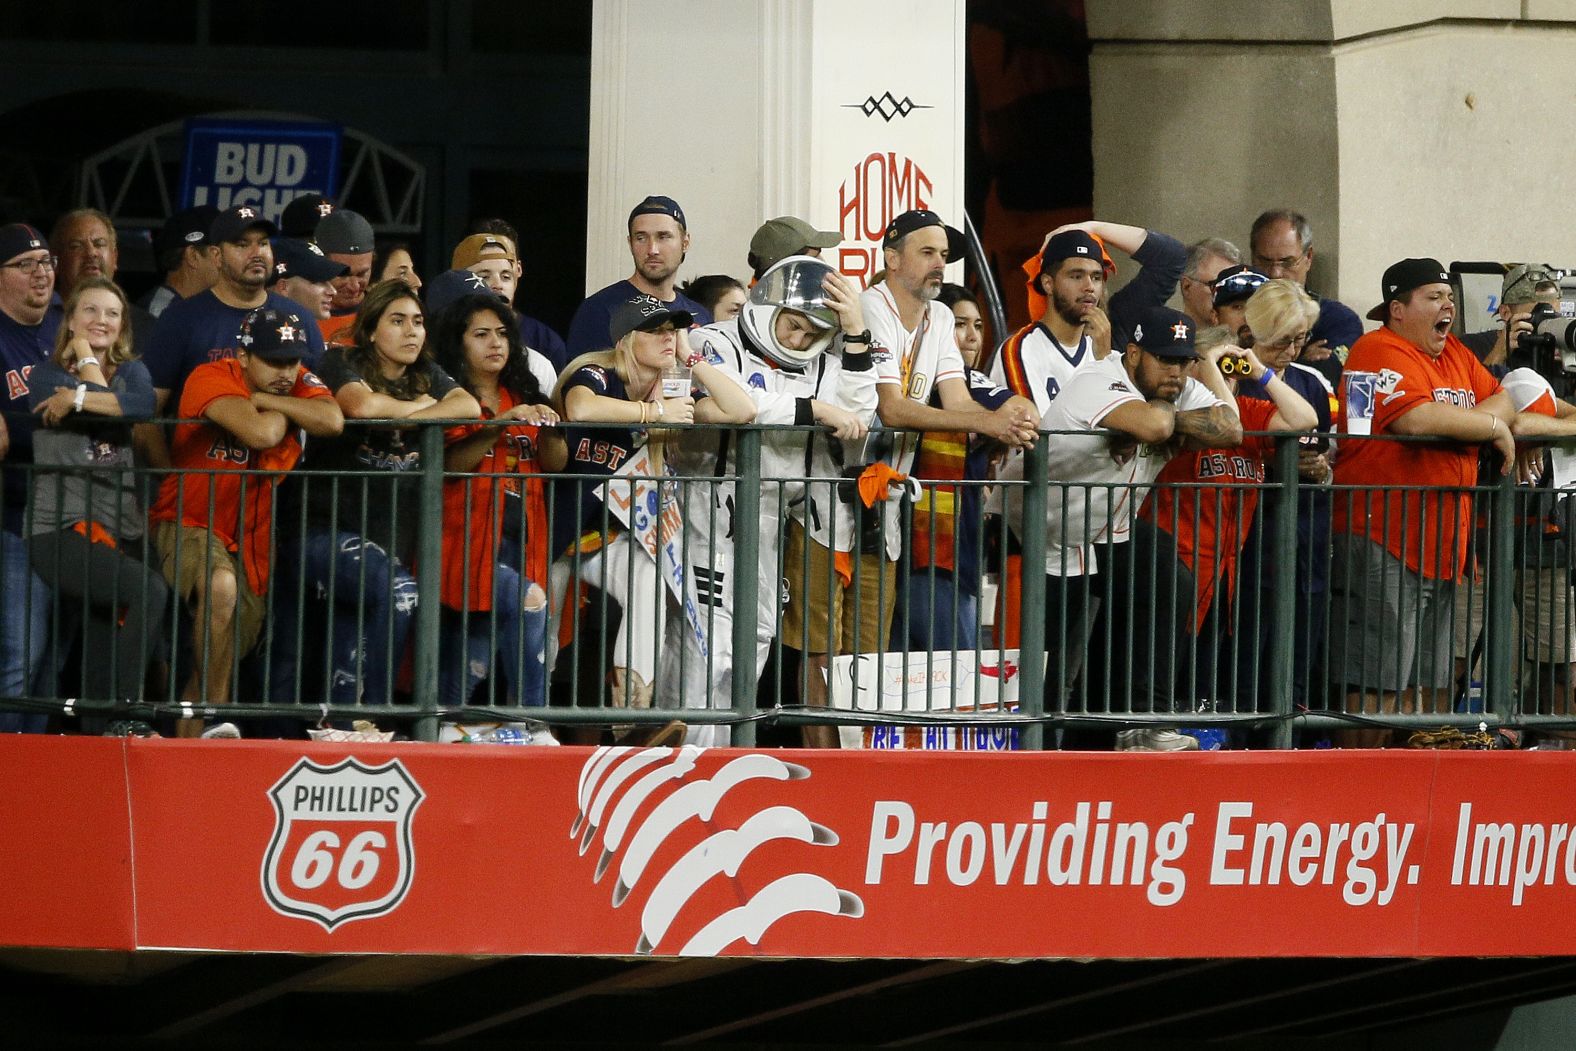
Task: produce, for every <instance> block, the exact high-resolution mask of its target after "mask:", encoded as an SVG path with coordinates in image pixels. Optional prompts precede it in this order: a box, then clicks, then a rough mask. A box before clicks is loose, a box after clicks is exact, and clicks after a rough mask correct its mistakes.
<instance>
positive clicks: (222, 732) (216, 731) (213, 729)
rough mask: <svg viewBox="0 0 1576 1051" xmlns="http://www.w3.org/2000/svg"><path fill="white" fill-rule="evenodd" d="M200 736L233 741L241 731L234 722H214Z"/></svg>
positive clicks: (237, 738)
mask: <svg viewBox="0 0 1576 1051" xmlns="http://www.w3.org/2000/svg"><path fill="white" fill-rule="evenodd" d="M202 736H203V739H204V740H207V741H220V740H223V741H235V740H239V739H240V736H241V731H240V728H239V727H237V726H236V725H235V724H234V723H214V724H213V725H212V726H210V727H208V729H206V730H204V731H203V732H202Z"/></svg>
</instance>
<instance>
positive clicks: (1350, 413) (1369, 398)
mask: <svg viewBox="0 0 1576 1051" xmlns="http://www.w3.org/2000/svg"><path fill="white" fill-rule="evenodd" d="M1343 378H1344V381H1345V383H1346V433H1347V434H1372V433H1373V429H1374V396H1375V395H1376V394H1377V393H1378V390H1379V374H1378V373H1376V372H1351V371H1348V372H1346V373H1345V375H1344V377H1343Z"/></svg>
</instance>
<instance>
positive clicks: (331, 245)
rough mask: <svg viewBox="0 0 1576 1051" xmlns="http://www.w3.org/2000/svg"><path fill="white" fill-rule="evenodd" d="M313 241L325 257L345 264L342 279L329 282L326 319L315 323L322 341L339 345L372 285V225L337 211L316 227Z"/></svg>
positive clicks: (355, 215) (356, 214) (346, 211)
mask: <svg viewBox="0 0 1576 1051" xmlns="http://www.w3.org/2000/svg"><path fill="white" fill-rule="evenodd" d="M314 239H315V240H316V241H317V246H318V247H319V248H321V249H322V250H323V254H324V255H325V256H327V257H328V258H329V259H331V260H333V261H334V262H336V263H343V264H344V265H345V274H344V276H343V277H336V278H334V279H333V284H334V301H333V303H332V304H331V305H330V306H329V315H330V316H329V318H328V319H327V320H326V321H319V322H318V328H320V329H321V330H322V332H323V340H324V342H326V343H343V342H345V334H346V333H347V332H348V331H349V329H350V324H351V322H353V321H354V320H355V319H356V311H357V310H358V309H359V308H360V306H361V301H362V300H363V299H365V298H366V295H367V286H368V285H370V284H372V253H373V251H374V250H375V247H376V246H375V243H374V236H373V233H372V224H371V223H369V222H367V220H366V217H365V216H363V215H362V214H361V213H360V212H353V211H351V210H350V209H349V208H340V209H339V210H337V211H334V212H331V213H329V214H328V215H326V216H324V217H323V219H322V221H320V222H319V223H318V224H317V232H316V236H315V238H314Z"/></svg>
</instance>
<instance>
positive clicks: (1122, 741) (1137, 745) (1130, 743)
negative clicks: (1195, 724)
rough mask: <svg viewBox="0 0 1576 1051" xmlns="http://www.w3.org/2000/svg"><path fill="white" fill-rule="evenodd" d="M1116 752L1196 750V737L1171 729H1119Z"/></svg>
mask: <svg viewBox="0 0 1576 1051" xmlns="http://www.w3.org/2000/svg"><path fill="white" fill-rule="evenodd" d="M1116 750H1117V751H1118V752H1187V751H1197V750H1198V738H1196V737H1189V736H1188V735H1187V734H1184V733H1177V731H1175V730H1172V729H1151V728H1149V727H1143V728H1140V729H1137V730H1120V731H1118V732H1117V735H1116Z"/></svg>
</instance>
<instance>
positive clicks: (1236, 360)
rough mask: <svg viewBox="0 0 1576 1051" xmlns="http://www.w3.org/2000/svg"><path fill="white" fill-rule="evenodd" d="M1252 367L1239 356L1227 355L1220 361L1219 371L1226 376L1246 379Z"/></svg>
mask: <svg viewBox="0 0 1576 1051" xmlns="http://www.w3.org/2000/svg"><path fill="white" fill-rule="evenodd" d="M1251 367H1252V366H1251V365H1250V364H1249V363H1248V359H1247V358H1246V357H1243V356H1242V355H1240V354H1227V355H1225V356H1223V357H1222V358H1221V359H1220V371H1221V374H1222V375H1226V376H1241V377H1243V378H1244V379H1246V378H1247V375H1248V370H1249V369H1250V368H1251Z"/></svg>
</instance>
